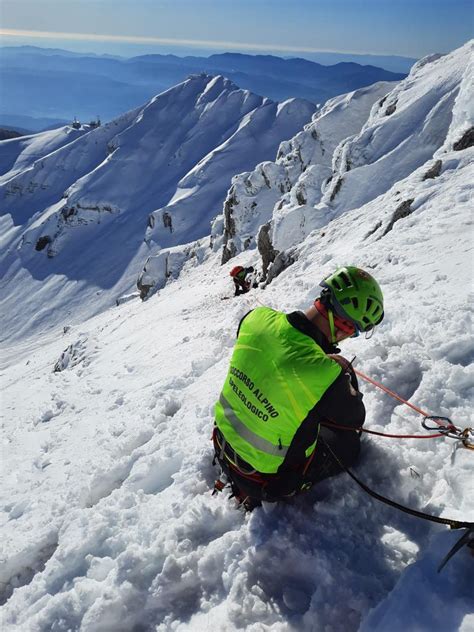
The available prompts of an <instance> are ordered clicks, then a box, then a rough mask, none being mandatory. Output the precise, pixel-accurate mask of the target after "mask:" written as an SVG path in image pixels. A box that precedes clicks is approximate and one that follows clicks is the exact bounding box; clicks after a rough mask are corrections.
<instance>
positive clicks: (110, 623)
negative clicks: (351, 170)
mask: <svg viewBox="0 0 474 632" xmlns="http://www.w3.org/2000/svg"><path fill="white" fill-rule="evenodd" d="M471 92H472V89H471ZM459 94H460V97H459V98H458V100H457V101H456V102H455V104H454V115H453V120H452V124H451V126H450V127H449V130H448V135H447V137H446V141H445V145H444V147H440V149H439V150H438V152H439V153H438V154H436V157H438V156H439V157H441V159H442V162H443V168H442V170H441V172H440V174H439V176H437V177H435V178H430V179H426V180H424V179H423V177H424V174H425V172H426V170H427V169H428V168H430V167H431V166H432V162H433V161H432V160H430V161H428V162H427V164H425V165H421V166H420V167H418V168H417V169H416V170H415V171H413V172H412V173H410V174H409V176H408V177H406V178H405V179H404V180H401V181H399V182H397V183H396V184H395V185H394V186H393V187H390V188H389V189H388V190H386V191H385V188H384V189H383V190H384V191H385V192H384V193H383V195H380V196H379V197H377V198H376V199H374V200H372V201H370V202H368V203H367V204H365V206H362V207H361V208H357V209H354V210H352V211H350V212H348V213H345V214H341V215H340V216H339V217H338V218H337V219H335V220H334V221H332V222H331V223H330V224H328V225H327V226H325V227H324V229H323V230H321V229H318V230H315V231H313V232H312V233H310V234H309V235H308V236H307V237H306V238H305V239H304V241H303V242H302V243H301V244H300V245H297V255H298V259H297V261H296V263H294V264H293V265H292V266H291V267H290V268H288V269H287V270H286V271H284V272H283V273H282V274H281V275H280V276H279V277H277V278H276V279H275V280H274V281H273V282H272V284H271V285H270V286H268V287H267V288H266V289H265V290H261V289H258V290H252V292H251V293H249V294H248V295H246V296H244V297H238V298H235V299H234V298H229V299H228V300H222V298H223V297H229V296H231V295H232V293H233V292H232V287H231V285H232V284H231V283H230V277H229V276H228V269H227V267H224V268H222V267H221V266H220V265H219V261H220V253H215V254H211V255H210V256H209V257H208V259H207V260H206V261H204V263H202V264H201V265H200V266H197V267H192V265H191V262H188V263H187V264H186V266H185V268H184V270H183V272H182V273H181V275H180V277H179V278H178V279H176V280H173V281H171V282H170V283H169V284H168V285H167V286H166V287H165V288H164V289H163V290H161V291H160V292H159V293H158V294H156V295H154V296H153V297H151V298H150V299H149V300H148V301H146V302H144V303H141V302H139V301H138V300H135V301H131V302H128V303H126V304H123V305H121V306H119V307H115V308H111V309H109V310H108V311H105V312H104V313H102V314H100V315H98V316H96V317H94V318H93V319H91V320H88V321H85V322H84V323H82V324H81V325H77V324H76V325H73V326H71V328H70V329H67V327H68V326H69V325H70V322H69V321H68V316H67V314H66V313H64V314H63V320H62V323H61V326H60V327H57V328H55V329H54V330H50V331H49V332H48V333H47V334H42V335H37V336H36V337H35V338H34V339H33V340H32V339H28V338H24V339H22V340H20V341H18V342H16V343H15V344H14V345H13V344H11V345H9V344H8V342H6V343H4V350H3V352H2V360H3V364H4V370H3V373H2V386H3V394H2V413H3V417H4V419H3V446H2V447H3V451H2V456H3V459H4V463H3V475H4V483H3V485H2V490H1V494H2V496H1V505H0V506H1V509H2V512H1V514H0V515H1V520H2V531H3V537H2V543H1V544H2V548H3V552H2V553H1V560H2V563H1V566H0V573H1V575H0V582H2V583H1V584H0V586H1V588H2V596H3V599H2V601H3V602H4V605H3V607H2V610H1V615H2V619H1V622H2V624H3V628H2V632H3V630H8V631H10V630H21V631H22V632H23V631H28V632H29V631H31V632H33V631H35V632H36V631H37V630H40V631H41V632H43V631H44V632H46V631H48V632H49V631H50V630H54V631H55V632H56V631H66V630H82V631H87V632H90V631H108V630H113V631H124V632H126V631H131V630H137V631H148V630H150V631H151V630H159V631H160V632H165V631H168V630H177V631H187V630H193V631H196V632H201V631H204V630H219V631H220V630H223V631H229V632H230V631H234V630H246V631H247V630H249V631H251V632H260V631H267V630H268V631H271V632H273V631H277V632H294V631H306V630H308V631H315V632H316V631H318V632H319V631H320V630H325V631H326V630H328V631H332V630H334V631H339V630H342V631H343V632H346V631H348V632H355V631H356V630H361V632H373V631H376V632H387V631H388V632H392V631H395V632H398V631H400V632H401V631H402V630H403V631H412V630H413V631H414V630H416V631H419V630H420V631H424V630H431V631H439V632H451V631H455V630H456V631H457V630H459V631H461V632H471V631H472V630H473V629H474V591H473V586H474V559H473V558H472V557H471V556H470V555H469V553H468V550H467V549H466V548H464V549H463V550H462V551H461V552H460V553H458V554H457V555H456V556H455V557H454V558H453V559H452V560H451V561H450V562H449V563H448V565H447V566H446V568H445V569H444V570H443V572H442V573H441V574H437V572H436V568H437V566H438V564H439V562H440V560H441V559H442V557H443V556H444V555H445V554H446V552H447V551H448V550H449V548H450V547H451V546H452V545H453V543H454V542H455V541H456V539H457V538H458V537H459V535H460V534H459V533H458V532H453V531H449V530H448V528H445V527H442V526H440V525H434V524H431V523H428V522H423V521H421V520H417V519H415V518H413V517H411V516H408V515H406V514H403V513H400V512H397V511H395V510H394V509H392V508H390V507H386V506H384V505H382V504H380V503H377V502H376V501H374V500H373V499H371V498H370V497H369V496H367V495H366V494H364V493H363V492H362V491H361V490H360V489H359V488H358V487H356V486H355V484H354V483H353V482H352V481H351V480H350V479H349V478H348V477H347V475H341V476H339V477H337V478H335V479H332V480H330V481H326V482H323V483H321V484H320V485H318V486H317V487H315V488H314V489H313V490H312V491H311V492H309V493H308V494H307V495H306V496H301V497H299V498H297V499H296V500H294V501H293V502H292V503H291V504H277V505H267V506H265V507H263V508H260V509H256V510H255V511H254V512H253V513H252V514H244V513H242V512H241V511H239V510H237V509H236V504H235V501H234V500H233V499H229V498H228V497H227V494H226V493H225V492H224V493H222V494H221V495H220V496H212V495H211V492H210V488H211V487H212V485H213V483H214V480H215V477H216V470H215V469H214V468H213V467H212V464H211V461H212V449H211V442H210V435H211V431H212V425H213V406H214V402H215V401H216V399H217V398H218V395H219V392H220V388H221V385H222V382H223V380H224V377H225V374H226V370H227V365H228V361H229V357H230V354H231V350H232V346H233V342H234V339H235V332H236V328H237V325H238V322H239V320H240V318H241V317H242V315H243V314H245V313H246V312H247V311H248V310H249V309H252V308H253V307H256V306H257V305H259V304H260V303H263V304H265V305H269V306H271V307H274V308H276V309H281V310H283V311H292V310H294V309H304V308H305V307H307V306H308V305H309V304H310V302H311V300H312V299H314V297H315V296H316V295H317V292H318V289H317V286H318V283H319V281H320V280H321V278H322V277H323V276H324V275H325V274H327V273H329V272H330V271H331V270H333V269H334V268H335V267H336V266H338V265H340V264H345V263H352V264H355V265H360V266H361V267H364V268H366V269H369V270H371V271H372V272H373V274H374V275H375V276H376V278H377V279H378V280H379V282H380V284H381V286H382V288H383V291H384V294H385V297H386V310H385V311H386V318H385V320H384V322H383V323H382V325H381V326H380V327H378V328H377V331H376V332H375V335H374V336H373V337H372V338H371V339H370V340H365V339H364V338H362V337H361V338H358V339H352V340H350V341H346V342H345V343H343V353H344V354H345V355H346V356H347V357H348V358H352V357H353V356H354V355H357V358H358V360H357V365H356V367H357V368H359V369H360V370H361V371H363V372H364V373H366V374H368V375H370V376H371V377H373V378H375V379H377V380H380V381H381V382H383V383H384V384H385V385H387V386H388V387H389V388H391V389H393V390H395V391H397V392H398V393H400V394H401V395H402V396H403V397H405V398H409V399H410V400H411V401H413V402H414V403H415V404H416V405H418V406H420V407H422V408H423V409H425V410H427V411H429V412H430V413H436V414H439V415H446V416H449V417H451V419H452V420H453V422H454V423H456V424H457V425H459V426H461V427H465V426H469V425H471V426H472V425H473V419H472V412H471V406H472V398H473V382H474V380H473V377H474V376H473V371H472V360H473V357H474V344H473V339H472V335H471V320H470V313H471V312H470V303H469V301H470V298H471V297H470V294H471V290H472V286H471V283H472V235H473V233H472V219H471V212H472V182H473V176H474V174H473V171H474V170H473V167H472V165H473V162H474V149H473V148H472V147H471V148H468V149H465V150H462V151H453V150H452V149H451V147H452V143H453V142H455V141H456V140H457V139H458V138H459V137H460V135H462V133H463V131H465V130H466V129H467V126H468V125H469V121H470V119H469V117H470V116H471V114H470V100H469V98H468V96H469V91H468V90H467V89H464V90H460V92H459ZM471 96H472V94H471ZM358 177H360V176H358ZM354 178H355V176H354ZM412 198H413V199H414V202H413V204H412V207H411V208H412V213H411V215H409V216H408V217H404V218H402V219H399V220H398V221H397V222H395V223H394V225H393V228H392V229H391V230H390V231H389V232H387V233H386V234H385V235H383V234H382V233H383V232H384V231H385V230H386V228H387V226H388V223H389V221H390V219H391V217H392V214H393V210H394V208H396V206H397V204H398V203H399V202H401V201H403V200H405V199H412ZM379 222H380V226H379V227H378V228H375V227H376V226H377V224H378V223H379ZM256 261H257V253H256V252H255V251H247V252H245V253H243V254H241V255H239V257H237V258H235V259H233V260H232V265H235V264H251V263H254V262H256ZM44 291H45V293H46V294H44V295H43V296H47V288H46V289H45V290H44ZM78 292H79V290H78ZM32 316H33V313H31V314H30V317H32ZM63 327H66V330H63ZM65 350H67V352H66V353H65V354H64V355H63V356H61V354H62V353H63V352H64V351H65ZM61 357H62V360H61V367H62V368H63V370H62V371H60V372H53V369H54V367H55V365H56V363H57V362H58V360H59V359H60V358H61ZM361 388H362V390H363V392H364V395H365V398H364V401H365V403H366V407H367V413H368V414H367V427H369V428H371V429H374V430H379V431H386V432H391V433H408V434H414V433H415V434H416V433H417V432H424V430H423V429H422V428H421V426H420V421H421V418H420V417H419V416H417V415H416V414H415V413H413V412H412V411H410V410H409V409H408V408H406V407H404V406H401V405H398V403H397V402H396V401H394V400H392V399H390V398H388V397H387V396H386V395H385V394H384V393H382V392H381V391H379V390H375V389H374V388H373V387H371V386H369V385H366V384H362V386H361ZM363 447H364V450H363V454H362V459H361V462H360V464H359V465H358V466H357V468H356V472H357V474H358V475H359V476H360V478H361V479H362V480H364V481H365V482H366V483H367V484H369V485H370V486H372V487H373V488H375V489H376V490H377V491H378V492H380V493H382V494H385V495H387V496H389V497H391V498H393V499H395V500H397V501H398V502H402V503H405V504H407V505H409V506H410V507H413V508H415V509H418V510H421V511H427V512H428V513H433V514H434V515H441V516H445V517H450V518H454V519H459V520H470V521H474V494H473V484H472V481H473V473H474V453H473V452H472V451H469V450H467V449H465V448H457V449H456V445H455V443H454V442H453V441H452V440H450V439H444V438H441V439H433V440H420V441H417V440H413V439H410V440H403V441H402V440H395V439H382V438H376V437H373V438H372V437H371V438H366V437H364V446H363Z"/></svg>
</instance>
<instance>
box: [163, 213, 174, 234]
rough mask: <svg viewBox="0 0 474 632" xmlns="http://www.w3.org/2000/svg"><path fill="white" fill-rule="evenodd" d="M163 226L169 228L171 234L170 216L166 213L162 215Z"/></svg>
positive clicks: (171, 221) (171, 222) (171, 223)
mask: <svg viewBox="0 0 474 632" xmlns="http://www.w3.org/2000/svg"><path fill="white" fill-rule="evenodd" d="M163 226H164V227H165V228H169V229H170V233H172V232H173V220H172V219H171V215H170V214H169V213H167V212H166V211H165V212H164V213H163Z"/></svg>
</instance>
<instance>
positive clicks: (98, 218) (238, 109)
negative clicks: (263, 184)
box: [0, 74, 315, 336]
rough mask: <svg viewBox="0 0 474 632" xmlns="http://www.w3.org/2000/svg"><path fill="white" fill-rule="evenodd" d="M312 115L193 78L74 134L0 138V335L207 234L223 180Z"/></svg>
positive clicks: (24, 329) (79, 307) (100, 293)
mask: <svg viewBox="0 0 474 632" xmlns="http://www.w3.org/2000/svg"><path fill="white" fill-rule="evenodd" d="M314 110H315V105H314V104H311V103H309V102H308V101H304V100H301V99H293V100H289V101H286V102H285V103H282V104H277V103H274V102H273V101H271V100H269V99H265V98H263V97H260V96H257V95H254V94H252V93H250V92H248V91H246V90H241V89H239V88H238V87H237V86H235V85H234V84H233V83H232V82H230V81H229V80H227V79H224V78H223V77H210V76H208V75H204V74H203V75H196V76H192V77H190V78H189V79H188V80H186V81H185V82H183V83H182V84H179V85H178V86H176V87H174V88H171V89H170V90H168V91H166V92H164V93H162V94H160V95H158V96H156V97H155V98H153V99H152V100H151V101H150V102H149V103H148V104H147V105H145V106H144V107H143V108H138V109H137V110H134V111H131V112H128V113H127V114H125V115H124V116H122V117H120V118H118V119H116V120H114V121H112V122H111V123H109V124H107V125H105V126H103V127H100V128H97V129H92V130H90V131H88V133H86V134H84V133H80V134H76V133H75V131H74V130H71V129H70V128H63V130H60V131H58V130H56V131H55V132H54V133H53V132H47V133H44V134H37V135H35V136H32V137H28V138H27V139H26V140H23V141H22V139H18V141H15V142H12V141H4V142H3V143H0V160H1V159H2V156H3V163H4V165H5V169H10V170H9V171H8V172H7V173H5V174H4V175H3V178H2V180H1V181H0V207H1V213H0V215H1V217H0V230H1V235H2V238H1V242H0V245H1V251H2V260H1V271H2V274H3V277H4V281H3V285H2V289H4V290H5V296H6V303H5V304H4V305H5V308H4V309H5V311H8V313H9V319H8V321H7V322H6V323H5V324H4V326H3V329H2V331H3V334H4V335H7V334H8V335H9V336H12V335H18V334H19V335H25V334H27V333H28V332H29V333H33V332H34V331H38V330H41V329H43V328H44V327H45V326H47V325H51V324H57V323H58V322H59V321H60V319H61V318H62V316H63V315H64V313H65V312H66V311H69V312H70V316H71V318H74V317H76V322H78V321H79V322H80V320H81V319H82V320H83V319H84V318H85V317H88V316H91V315H92V314H93V313H97V312H98V311H99V310H100V309H104V308H107V307H110V306H111V305H113V304H114V302H115V299H116V298H117V297H118V296H120V295H121V294H122V293H123V292H124V291H127V290H130V288H133V286H134V285H135V282H136V278H137V275H138V273H139V272H140V270H141V268H142V266H143V264H144V261H145V259H146V257H147V256H148V255H150V254H154V253H155V252H157V251H158V250H159V249H160V248H161V247H165V246H175V245H177V244H182V243H187V242H189V241H191V240H194V239H199V238H201V237H204V236H206V235H209V232H210V222H211V220H212V219H213V218H214V217H215V216H216V215H217V214H218V212H219V211H220V209H221V207H222V203H223V201H224V199H225V194H226V191H227V189H228V188H229V185H230V181H231V177H232V175H233V174H235V172H236V171H241V170H243V169H248V168H253V167H254V166H255V165H256V164H257V163H258V162H259V161H261V160H265V159H269V158H272V157H273V156H274V155H275V152H276V150H277V148H278V145H279V144H280V142H281V141H282V140H284V139H288V138H291V137H292V136H293V135H294V134H295V133H296V132H298V131H299V130H300V129H301V128H302V127H303V125H304V124H305V123H307V122H308V121H309V120H310V119H311V116H312V114H313V112H314ZM65 138H67V139H69V141H70V142H66V140H65ZM73 138H75V140H74V141H73V142H72V139H73ZM22 143H23V144H22ZM2 152H3V153H2ZM33 152H34V153H33ZM157 209H158V210H157ZM150 214H152V215H151V216H150ZM147 224H148V225H149V226H151V225H152V226H153V229H150V228H149V229H148V230H147ZM144 239H146V241H144ZM46 286H47V287H48V291H47V293H46V295H45V292H44V288H45V287H46ZM46 296H47V299H46ZM25 303H26V305H27V306H28V307H27V308H26V309H25ZM39 306H41V307H39ZM31 311H34V312H35V318H34V319H33V320H26V318H25V315H26V314H27V313H31ZM78 312H79V313H78Z"/></svg>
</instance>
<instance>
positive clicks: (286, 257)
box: [267, 252, 297, 285]
mask: <svg viewBox="0 0 474 632" xmlns="http://www.w3.org/2000/svg"><path fill="white" fill-rule="evenodd" d="M296 259H297V258H296V256H295V255H294V253H292V252H279V253H278V254H277V256H276V257H275V260H274V262H273V263H272V265H271V266H270V268H269V270H268V276H267V285H268V284H269V283H271V282H272V281H273V279H276V277H277V276H278V275H280V274H281V273H282V272H283V270H286V269H287V268H289V267H290V266H291V265H293V263H295V261H296Z"/></svg>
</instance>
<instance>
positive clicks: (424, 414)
mask: <svg viewBox="0 0 474 632" xmlns="http://www.w3.org/2000/svg"><path fill="white" fill-rule="evenodd" d="M354 372H355V374H356V375H358V376H359V377H361V378H362V379H363V380H365V381H366V382H369V383H370V384H373V386H376V387H377V388H380V389H381V390H382V391H385V393H387V395H390V396H391V397H393V398H394V399H397V400H398V401H399V402H401V403H402V404H405V405H406V406H409V407H410V408H411V409H412V410H414V411H415V412H417V413H418V414H420V415H422V416H423V417H430V414H429V413H426V412H425V411H424V410H422V409H421V408H418V406H415V405H414V404H412V403H411V402H407V400H406V399H403V397H400V395H398V394H397V393H395V392H394V391H391V390H390V389H389V388H387V387H386V386H384V385H383V384H380V382H376V381H375V380H373V379H372V378H371V377H369V376H368V375H365V374H364V373H362V372H361V371H358V370H357V369H354Z"/></svg>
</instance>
